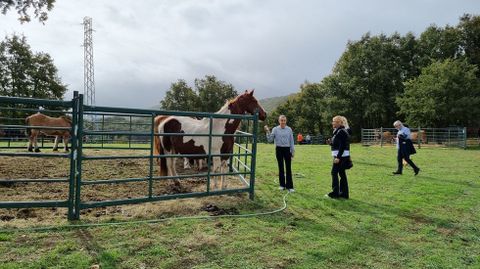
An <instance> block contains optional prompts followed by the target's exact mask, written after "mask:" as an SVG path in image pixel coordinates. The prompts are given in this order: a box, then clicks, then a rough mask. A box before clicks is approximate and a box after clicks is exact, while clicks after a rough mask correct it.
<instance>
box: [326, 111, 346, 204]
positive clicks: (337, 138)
mask: <svg viewBox="0 0 480 269" xmlns="http://www.w3.org/2000/svg"><path fill="white" fill-rule="evenodd" d="M332 127H333V136H332V138H331V142H330V143H331V144H330V145H331V151H332V157H333V164H332V171H331V174H332V191H331V192H330V193H328V194H326V195H325V196H326V197H329V198H333V199H337V198H345V199H348V198H349V197H350V195H349V190H348V181H347V173H346V169H350V168H351V166H352V162H351V159H350V132H351V131H350V127H349V126H348V121H347V118H345V117H343V116H335V117H333V119H332ZM338 176H340V182H339V179H338Z"/></svg>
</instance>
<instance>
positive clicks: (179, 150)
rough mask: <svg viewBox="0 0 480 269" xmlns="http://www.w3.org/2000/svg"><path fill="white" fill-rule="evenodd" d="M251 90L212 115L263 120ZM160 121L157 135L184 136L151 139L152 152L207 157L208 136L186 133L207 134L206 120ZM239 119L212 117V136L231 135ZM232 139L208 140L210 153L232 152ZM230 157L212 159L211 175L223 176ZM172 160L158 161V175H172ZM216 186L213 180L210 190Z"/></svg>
mask: <svg viewBox="0 0 480 269" xmlns="http://www.w3.org/2000/svg"><path fill="white" fill-rule="evenodd" d="M253 92H254V91H253V90H252V91H250V92H249V91H245V93H243V94H241V95H239V96H237V97H236V98H234V99H233V100H230V101H228V102H227V103H226V104H225V105H224V106H223V107H222V108H221V109H220V110H219V111H217V112H216V114H240V115H243V114H245V113H249V114H254V113H255V111H256V110H258V112H259V119H260V120H265V118H266V117H267V113H266V112H265V110H264V109H263V108H262V106H261V105H260V104H259V103H258V101H257V99H256V98H255V97H254V96H253ZM157 120H158V122H160V123H159V124H158V125H157V124H156V126H155V127H154V130H155V132H158V133H164V134H166V133H186V134H187V135H185V136H168V135H163V136H155V139H156V141H155V147H156V149H155V152H156V153H158V154H160V155H161V154H207V152H208V148H209V137H208V136H188V134H208V133H209V130H210V118H208V117H207V118H203V119H194V118H191V117H180V116H170V117H168V118H164V119H161V118H158V117H157V119H156V122H157ZM240 121H241V120H240V119H222V118H213V120H212V134H217V135H218V134H234V133H235V132H236V130H237V129H238V127H239V125H240ZM233 144H234V137H233V136H214V137H211V154H227V153H232V152H233ZM229 158H230V156H213V157H212V159H213V166H212V172H213V173H216V172H217V170H220V173H224V170H225V169H226V164H227V160H228V159H229ZM175 159H176V158H160V175H162V176H165V175H168V176H176V175H177V172H176V170H175ZM217 185H218V183H217V180H215V181H214V188H216V187H217ZM221 186H222V189H224V188H225V184H224V176H221Z"/></svg>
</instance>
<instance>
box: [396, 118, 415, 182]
mask: <svg viewBox="0 0 480 269" xmlns="http://www.w3.org/2000/svg"><path fill="white" fill-rule="evenodd" d="M393 126H394V127H395V128H396V129H397V130H398V132H397V163H398V168H397V171H395V172H393V174H394V175H401V174H402V172H403V161H402V159H403V160H405V161H406V162H407V163H408V164H409V165H410V166H411V167H412V168H413V173H414V174H415V175H418V173H419V172H420V168H418V167H417V166H416V165H415V163H413V161H412V160H411V159H410V155H412V154H415V153H416V151H415V147H414V146H413V142H412V139H411V136H410V129H409V128H408V127H406V126H405V125H404V124H403V123H402V122H401V121H399V120H397V121H395V122H394V123H393Z"/></svg>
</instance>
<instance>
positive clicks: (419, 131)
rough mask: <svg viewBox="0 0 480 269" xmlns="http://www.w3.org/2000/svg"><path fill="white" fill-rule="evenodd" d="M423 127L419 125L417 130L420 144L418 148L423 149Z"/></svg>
mask: <svg viewBox="0 0 480 269" xmlns="http://www.w3.org/2000/svg"><path fill="white" fill-rule="evenodd" d="M421 137H422V128H421V127H420V126H418V132H417V144H418V148H419V149H421V148H422V142H421V141H422V138H421Z"/></svg>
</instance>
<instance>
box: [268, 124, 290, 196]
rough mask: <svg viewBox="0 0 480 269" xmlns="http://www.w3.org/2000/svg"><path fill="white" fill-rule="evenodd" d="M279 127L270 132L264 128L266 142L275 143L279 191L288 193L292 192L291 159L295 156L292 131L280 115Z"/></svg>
mask: <svg viewBox="0 0 480 269" xmlns="http://www.w3.org/2000/svg"><path fill="white" fill-rule="evenodd" d="M278 123H279V125H278V126H276V127H273V129H272V131H271V132H270V129H269V128H268V126H266V125H265V126H264V129H265V132H266V134H267V140H268V142H275V146H276V147H275V155H276V157H277V162H278V181H279V184H280V186H279V189H280V190H285V189H287V190H288V191H289V192H294V191H295V189H294V188H293V179H292V159H293V156H294V155H295V145H294V144H295V142H294V139H293V131H292V129H291V128H290V127H288V126H287V117H286V116H285V115H280V117H278ZM285 168H286V175H285Z"/></svg>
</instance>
